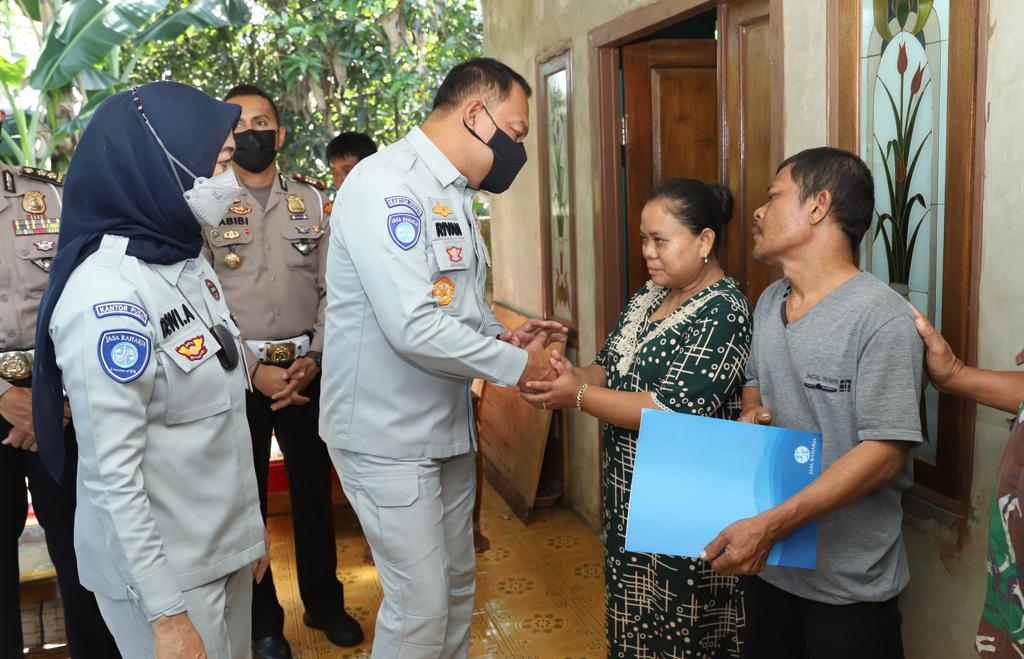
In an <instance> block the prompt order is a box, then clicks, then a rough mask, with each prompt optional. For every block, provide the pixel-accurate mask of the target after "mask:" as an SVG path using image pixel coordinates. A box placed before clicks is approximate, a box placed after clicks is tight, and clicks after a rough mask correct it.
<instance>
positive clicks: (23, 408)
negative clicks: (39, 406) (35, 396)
mask: <svg viewBox="0 0 1024 659" xmlns="http://www.w3.org/2000/svg"><path fill="white" fill-rule="evenodd" d="M0 416H2V417H3V418H5V419H7V423H9V424H11V425H12V426H14V427H15V428H21V429H22V430H24V431H25V432H28V433H34V432H35V426H33V425H32V390H31V389H29V388H28V387H11V388H10V389H8V390H7V391H5V392H4V393H3V395H2V396H0Z"/></svg>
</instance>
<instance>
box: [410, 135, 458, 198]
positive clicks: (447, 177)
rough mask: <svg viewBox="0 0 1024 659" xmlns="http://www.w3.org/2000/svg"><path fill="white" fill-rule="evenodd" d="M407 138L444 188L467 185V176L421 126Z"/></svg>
mask: <svg viewBox="0 0 1024 659" xmlns="http://www.w3.org/2000/svg"><path fill="white" fill-rule="evenodd" d="M405 139H407V140H409V144H411V145H412V148H413V149H415V150H416V153H418V154H420V157H421V158H423V162H424V163H426V165H427V167H428V168H429V169H430V171H431V173H432V174H433V175H434V176H435V177H436V178H437V182H438V183H440V184H441V187H442V188H447V187H448V186H449V185H452V184H454V183H457V184H459V186H460V187H466V184H467V183H468V181H466V177H464V176H463V175H462V174H460V173H459V170H458V169H456V168H455V165H453V164H452V162H451V161H450V160H448V158H447V156H445V155H444V153H442V152H441V149H439V148H437V145H436V144H434V143H433V142H431V141H430V138H429V137H427V135H426V133H424V132H423V131H422V130H420V127H419V126H416V127H415V128H413V129H412V130H410V131H409V134H408V135H406V136H405ZM460 179H461V180H460Z"/></svg>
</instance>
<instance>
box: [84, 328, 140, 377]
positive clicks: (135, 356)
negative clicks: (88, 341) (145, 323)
mask: <svg viewBox="0 0 1024 659" xmlns="http://www.w3.org/2000/svg"><path fill="white" fill-rule="evenodd" d="M150 346H151V343H150V340H149V337H148V336H146V335H144V334H140V333H139V332H133V331H132V330H126V329H118V330H108V331H106V332H103V333H102V334H100V338H99V345H98V346H97V353H98V354H99V358H100V367H101V368H102V369H103V372H104V373H106V374H107V377H109V378H110V379H111V380H113V381H114V382H119V383H121V384H127V383H128V382H131V381H132V380H137V379H138V378H139V376H140V375H142V373H143V372H144V371H145V370H146V366H148V365H149V353H150Z"/></svg>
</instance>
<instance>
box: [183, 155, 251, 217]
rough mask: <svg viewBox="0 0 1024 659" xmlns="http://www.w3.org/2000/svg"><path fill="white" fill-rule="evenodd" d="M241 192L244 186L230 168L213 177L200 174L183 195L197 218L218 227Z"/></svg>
mask: <svg viewBox="0 0 1024 659" xmlns="http://www.w3.org/2000/svg"><path fill="white" fill-rule="evenodd" d="M186 171H187V170H186ZM241 193H242V187H241V186H240V185H238V179H236V178H235V173H234V172H233V171H231V168H228V169H227V170H225V171H224V173H222V174H217V175H216V176H214V177H213V178H203V177H202V176H200V177H199V178H197V179H196V180H195V182H194V183H193V184H192V189H191V190H186V191H185V192H184V193H183V194H182V196H183V197H184V198H185V203H187V204H188V207H189V208H191V209H192V214H193V215H195V216H196V219H197V220H199V221H200V222H201V223H203V224H205V225H206V226H209V227H217V226H219V225H220V221H221V219H222V218H223V217H224V214H225V213H227V212H228V208H230V207H231V204H233V203H235V200H236V199H238V196H239V195H240V194H241Z"/></svg>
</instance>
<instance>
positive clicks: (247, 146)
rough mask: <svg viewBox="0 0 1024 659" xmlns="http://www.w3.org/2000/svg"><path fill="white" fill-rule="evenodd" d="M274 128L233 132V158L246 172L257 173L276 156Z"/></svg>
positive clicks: (267, 165)
mask: <svg viewBox="0 0 1024 659" xmlns="http://www.w3.org/2000/svg"><path fill="white" fill-rule="evenodd" d="M276 142H277V131H276V130H243V131H240V132H237V133H235V155H234V157H233V160H234V161H235V162H236V163H238V166H239V167H241V168H242V169H244V170H245V171H247V172H252V173H253V174H258V173H260V172H262V171H263V170H264V169H266V168H267V167H270V163H272V162H274V158H276V157H277V149H275V148H274V145H275V143H276Z"/></svg>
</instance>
